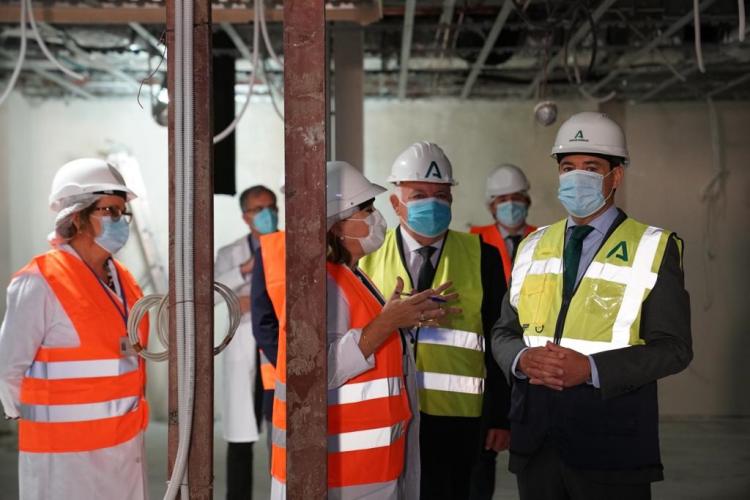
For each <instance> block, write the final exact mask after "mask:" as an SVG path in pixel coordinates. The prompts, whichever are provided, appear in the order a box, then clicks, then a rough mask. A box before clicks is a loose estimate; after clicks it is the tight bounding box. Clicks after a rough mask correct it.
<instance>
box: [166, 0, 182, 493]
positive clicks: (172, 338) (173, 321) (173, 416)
mask: <svg viewBox="0 0 750 500" xmlns="http://www.w3.org/2000/svg"><path fill="white" fill-rule="evenodd" d="M174 6H175V0H167V91H168V94H169V96H174V88H175V74H174V67H175V62H174V61H175V50H174V43H175V37H174ZM174 129H175V121H174V106H172V105H169V107H168V108H167V137H168V139H167V140H168V147H169V345H170V346H176V345H177V335H176V332H177V318H176V317H175V310H176V309H175V276H174V273H175V263H174V257H173V256H174V252H175V249H174V235H175V212H174V206H175V168H174V167H175V164H174V162H175V159H174V151H175V137H174ZM168 388H169V395H168V399H167V405H168V412H167V415H168V417H167V431H168V432H167V478H170V477H172V469H173V468H174V462H175V459H176V457H177V442H178V440H179V436H178V432H177V429H178V424H179V422H178V420H177V349H176V348H170V349H169V384H168Z"/></svg>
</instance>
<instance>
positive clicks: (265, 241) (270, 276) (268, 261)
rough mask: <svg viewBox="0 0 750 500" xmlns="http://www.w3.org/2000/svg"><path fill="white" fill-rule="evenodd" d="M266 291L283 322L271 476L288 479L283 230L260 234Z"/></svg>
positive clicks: (272, 429) (280, 339) (280, 321)
mask: <svg viewBox="0 0 750 500" xmlns="http://www.w3.org/2000/svg"><path fill="white" fill-rule="evenodd" d="M260 248H261V252H262V255H263V274H264V276H265V280H266V292H267V293H268V297H269V298H270V299H271V304H272V305H273V310H274V312H275V313H276V318H277V319H278V321H279V348H278V353H277V355H276V378H275V385H274V393H273V416H272V418H271V475H273V476H274V477H275V478H277V479H280V480H282V481H285V480H286V449H285V447H284V445H285V443H286V237H285V234H284V233H283V232H282V231H278V232H275V233H270V234H266V235H263V236H261V237H260Z"/></svg>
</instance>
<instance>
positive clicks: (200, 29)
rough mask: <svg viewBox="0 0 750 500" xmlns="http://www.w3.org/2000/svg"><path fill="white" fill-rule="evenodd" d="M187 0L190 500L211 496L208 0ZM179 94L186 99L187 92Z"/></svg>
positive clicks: (211, 188) (211, 192)
mask: <svg viewBox="0 0 750 500" xmlns="http://www.w3.org/2000/svg"><path fill="white" fill-rule="evenodd" d="M193 1H194V7H193V9H194V13H193V15H194V28H193V90H194V91H195V97H194V99H193V103H194V109H195V117H194V118H193V123H194V138H195V145H194V154H195V177H194V185H195V197H194V198H193V207H194V215H193V217H194V218H193V235H195V253H194V257H193V269H195V405H194V412H193V429H192V439H191V440H190V460H189V462H188V478H189V483H190V498H191V500H204V499H205V500H210V499H212V498H213V449H214V446H213V445H214V441H213V436H214V434H213V432H214V354H213V341H214V293H213V283H214V247H213V234H214V227H213V220H214V185H213V119H212V116H213V114H212V113H213V99H212V95H211V81H212V78H211V63H212V57H211V48H212V44H211V39H212V33H211V0H193ZM185 97H186V98H189V96H185Z"/></svg>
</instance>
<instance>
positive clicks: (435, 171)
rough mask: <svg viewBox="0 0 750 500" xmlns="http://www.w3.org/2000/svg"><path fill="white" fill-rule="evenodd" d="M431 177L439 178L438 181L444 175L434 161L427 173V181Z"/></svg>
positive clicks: (425, 176)
mask: <svg viewBox="0 0 750 500" xmlns="http://www.w3.org/2000/svg"><path fill="white" fill-rule="evenodd" d="M430 177H437V178H438V179H442V178H443V174H441V173H440V167H438V164H437V163H435V162H434V161H433V162H432V163H430V167H429V168H428V169H427V173H426V174H425V175H424V178H425V179H428V178H430Z"/></svg>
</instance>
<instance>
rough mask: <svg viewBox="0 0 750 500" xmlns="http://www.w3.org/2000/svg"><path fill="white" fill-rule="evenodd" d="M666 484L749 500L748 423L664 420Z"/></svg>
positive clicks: (503, 494)
mask: <svg viewBox="0 0 750 500" xmlns="http://www.w3.org/2000/svg"><path fill="white" fill-rule="evenodd" d="M166 442H167V432H166V425H165V424H163V423H158V422H155V423H152V424H151V425H150V426H149V429H148V435H147V448H148V462H149V482H150V490H151V498H152V499H154V500H155V499H158V498H161V497H162V496H163V495H164V490H165V485H164V475H165V470H166V455H167V453H166ZM661 443H662V454H663V460H664V465H665V468H666V476H667V478H666V480H665V481H664V482H661V483H657V484H655V485H654V489H653V492H654V494H653V497H654V499H657V500H747V499H748V498H750V418H731V419H730V418H727V419H723V418H722V419H669V420H665V421H663V422H662V425H661ZM15 446H16V444H15V436H14V435H13V434H8V433H6V434H2V435H0V500H13V499H16V498H18V482H17V479H16V467H17V460H16V451H15ZM257 446H258V449H257V451H256V455H255V456H256V462H255V467H254V471H253V474H254V477H255V481H254V485H255V486H254V498H256V499H263V498H268V491H269V487H270V486H269V485H270V481H269V479H268V475H267V473H266V471H267V470H268V457H267V454H266V449H265V437H264V436H262V437H261V441H260V443H259V444H258V445H257ZM225 449H226V446H225V444H224V442H223V441H222V440H221V439H220V437H219V436H218V435H217V436H216V446H215V450H214V461H215V469H216V483H215V488H216V494H215V495H214V498H216V499H222V498H224V497H225V489H224V480H225V471H226V467H225ZM506 466H507V454H502V455H501V459H500V461H499V463H498V487H497V490H496V492H495V496H494V499H496V500H499V499H502V500H511V499H516V498H518V497H517V494H516V490H515V484H514V481H513V478H512V476H511V475H510V474H509V473H508V472H507V471H506Z"/></svg>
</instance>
